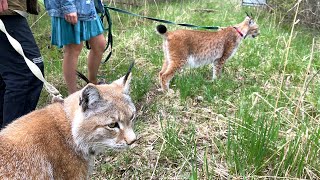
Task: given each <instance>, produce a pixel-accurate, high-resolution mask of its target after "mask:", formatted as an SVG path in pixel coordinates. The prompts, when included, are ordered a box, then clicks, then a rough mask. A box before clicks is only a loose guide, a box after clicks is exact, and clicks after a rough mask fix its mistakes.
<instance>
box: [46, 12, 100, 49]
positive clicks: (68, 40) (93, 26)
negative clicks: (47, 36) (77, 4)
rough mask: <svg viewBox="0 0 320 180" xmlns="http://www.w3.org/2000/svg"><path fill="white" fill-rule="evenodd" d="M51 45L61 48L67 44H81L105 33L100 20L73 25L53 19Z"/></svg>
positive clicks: (56, 18) (57, 18) (59, 19)
mask: <svg viewBox="0 0 320 180" xmlns="http://www.w3.org/2000/svg"><path fill="white" fill-rule="evenodd" d="M51 23H52V25H51V26H52V27H51V31H52V32H51V43H52V45H56V46H58V47H59V48H62V47H63V46H64V45H67V44H80V42H82V41H87V40H89V39H91V38H92V37H95V36H97V35H99V34H102V33H103V25H102V22H101V20H100V18H96V19H95V20H93V21H78V23H77V24H75V25H72V24H70V23H68V22H67V21H66V20H65V19H64V18H59V17H51Z"/></svg>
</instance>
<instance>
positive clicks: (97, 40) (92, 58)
mask: <svg viewBox="0 0 320 180" xmlns="http://www.w3.org/2000/svg"><path fill="white" fill-rule="evenodd" d="M89 43H90V46H91V50H90V52H89V56H88V79H89V81H90V82H92V83H94V84H97V73H98V69H99V66H100V63H101V59H102V55H103V51H104V49H105V47H106V40H105V38H104V36H103V34H100V35H98V36H95V37H93V38H91V39H90V40H89Z"/></svg>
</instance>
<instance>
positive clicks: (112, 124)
mask: <svg viewBox="0 0 320 180" xmlns="http://www.w3.org/2000/svg"><path fill="white" fill-rule="evenodd" d="M108 127H109V128H120V126H119V124H118V123H117V122H115V123H111V124H108Z"/></svg>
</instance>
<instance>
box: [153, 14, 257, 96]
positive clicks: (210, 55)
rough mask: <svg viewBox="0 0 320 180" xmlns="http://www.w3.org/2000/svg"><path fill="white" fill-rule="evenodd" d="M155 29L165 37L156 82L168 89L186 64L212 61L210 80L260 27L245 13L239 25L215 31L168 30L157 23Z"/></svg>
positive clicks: (202, 63)
mask: <svg viewBox="0 0 320 180" xmlns="http://www.w3.org/2000/svg"><path fill="white" fill-rule="evenodd" d="M157 31H158V33H159V34H161V35H162V36H163V38H164V43H163V51H164V61H163V66H162V69H161V71H160V73H159V81H160V85H161V90H163V91H167V90H169V84H170V80H171V79H172V78H173V76H174V74H175V73H176V72H177V71H179V70H181V69H182V68H183V67H185V66H189V67H199V66H203V65H207V64H213V73H212V79H216V78H217V77H219V76H220V74H221V69H222V67H223V65H224V64H225V62H226V61H227V60H228V59H229V58H231V57H232V56H233V55H234V53H235V52H236V51H237V49H238V46H239V44H240V43H241V41H242V40H243V39H245V38H246V37H252V38H255V37H256V36H258V35H259V26H258V25H257V24H256V23H255V21H254V20H253V18H252V17H251V16H249V15H247V16H246V18H245V19H244V21H243V22H241V23H240V24H237V25H235V26H230V27H227V28H223V29H221V30H219V31H216V32H212V31H199V30H181V29H180V30H176V31H171V32H168V31H167V28H166V27H165V26H164V25H158V26H157Z"/></svg>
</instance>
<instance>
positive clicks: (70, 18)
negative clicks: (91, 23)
mask: <svg viewBox="0 0 320 180" xmlns="http://www.w3.org/2000/svg"><path fill="white" fill-rule="evenodd" d="M0 1H1V0H0ZM64 19H65V20H66V21H67V22H69V23H71V24H73V25H74V24H77V22H78V15H77V13H76V12H73V13H69V14H66V15H64Z"/></svg>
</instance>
